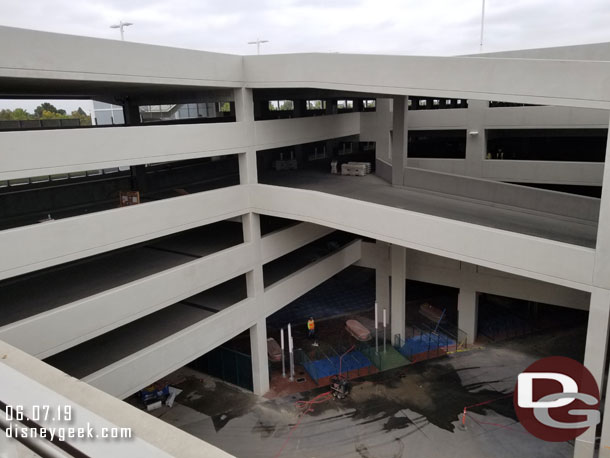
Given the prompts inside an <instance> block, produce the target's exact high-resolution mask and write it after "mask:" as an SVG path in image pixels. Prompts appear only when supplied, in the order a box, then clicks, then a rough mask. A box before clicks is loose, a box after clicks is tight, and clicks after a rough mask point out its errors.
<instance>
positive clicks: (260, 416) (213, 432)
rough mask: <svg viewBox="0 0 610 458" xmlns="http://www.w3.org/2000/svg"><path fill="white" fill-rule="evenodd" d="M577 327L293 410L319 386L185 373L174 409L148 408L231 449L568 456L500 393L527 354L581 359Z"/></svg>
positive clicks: (379, 380) (467, 457)
mask: <svg viewBox="0 0 610 458" xmlns="http://www.w3.org/2000/svg"><path fill="white" fill-rule="evenodd" d="M582 331H583V330H582V329H572V330H568V331H554V332H552V333H547V334H544V335H538V336H530V337H525V338H519V339H516V340H514V341H511V342H502V343H500V344H495V345H493V346H488V347H486V348H484V349H481V350H475V351H469V352H464V353H456V354H454V355H450V356H446V357H443V358H440V359H436V360H429V361H425V362H422V363H417V364H412V365H410V366H407V367H404V368H401V369H397V370H394V371H389V372H384V373H377V374H374V375H371V376H368V377H365V378H364V379H362V380H359V381H356V382H355V384H354V389H353V391H352V394H351V396H350V397H349V398H348V399H347V400H345V401H328V402H325V403H322V404H317V405H315V406H314V410H313V412H310V413H309V414H307V415H306V416H304V417H302V418H299V415H298V410H297V409H296V407H295V404H294V403H295V401H296V400H304V399H312V398H313V397H315V396H316V395H318V394H319V393H322V392H323V391H325V390H327V388H319V389H315V390H312V391H309V392H305V393H301V394H299V395H292V396H288V397H285V398H276V399H273V400H265V399H261V398H258V397H256V396H254V395H252V394H251V393H248V392H245V391H244V390H241V389H238V388H235V387H232V386H230V385H227V384H225V383H223V382H220V381H213V380H214V379H212V378H210V377H208V376H205V375H197V376H192V375H191V377H190V379H188V380H187V381H186V382H184V383H183V384H182V385H181V388H184V389H185V391H184V393H183V394H181V395H180V397H179V398H178V400H177V404H176V405H179V406H181V407H180V409H181V410H180V411H176V413H173V414H170V413H169V412H166V413H163V412H159V413H155V415H157V416H161V418H162V419H164V420H166V421H169V422H170V423H172V424H175V425H179V427H181V428H182V429H184V430H186V431H189V432H190V433H191V434H194V435H196V436H197V437H200V438H202V439H204V440H206V441H208V442H210V443H212V444H214V445H216V446H219V447H220V448H222V449H224V450H226V451H228V452H229V453H232V454H234V455H235V456H249V457H268V456H279V457H312V456H315V457H354V456H360V457H373V456H375V457H397V458H399V457H405V458H407V457H432V458H441V457H443V458H444V457H446V456H452V457H457V458H462V457H463V458H472V457H499V458H500V457H502V458H513V457H514V458H522V457H524V456H536V457H548V458H551V457H552V458H556V457H571V456H572V454H573V451H574V449H573V446H572V445H571V444H570V443H551V442H544V441H541V440H539V439H537V438H535V437H534V436H532V435H530V434H529V433H527V432H526V431H524V430H523V428H522V427H521V425H520V424H518V423H517V421H516V417H515V414H514V410H513V407H512V398H511V397H506V395H507V394H509V393H510V392H511V391H512V386H513V385H514V380H516V377H517V375H518V373H519V372H521V371H522V370H523V369H524V368H525V367H526V366H527V365H528V364H529V363H530V362H531V361H532V360H534V359H537V358H540V357H543V356H548V355H550V354H562V355H565V356H570V357H575V358H582V352H583V349H584V342H583V341H582V339H580V337H579V336H580V334H582ZM569 343H570V344H569ZM507 355H510V357H507ZM499 379H502V380H503V381H505V382H506V383H504V385H499V384H498V380H499ZM509 382H510V383H509ZM499 398H500V399H499ZM498 399H499V400H498ZM490 400H491V401H492V402H490V403H488V404H487V405H484V406H481V407H477V408H472V409H470V410H469V411H468V415H467V428H466V430H465V431H462V430H460V429H459V428H458V424H459V421H460V414H461V412H462V410H463V408H464V407H465V406H467V405H473V404H477V403H481V402H484V401H490ZM182 409H183V410H182ZM155 412H158V411H155ZM206 420H207V421H206ZM297 423H298V426H297V427H295V425H296V424H297ZM291 430H292V432H291Z"/></svg>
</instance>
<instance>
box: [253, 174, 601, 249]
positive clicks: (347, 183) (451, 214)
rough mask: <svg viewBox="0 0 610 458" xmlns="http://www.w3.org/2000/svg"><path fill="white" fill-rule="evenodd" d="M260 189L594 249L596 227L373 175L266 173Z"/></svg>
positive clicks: (592, 224) (590, 223)
mask: <svg viewBox="0 0 610 458" xmlns="http://www.w3.org/2000/svg"><path fill="white" fill-rule="evenodd" d="M262 182H263V183H265V184H271V185H277V186H288V187H292V188H300V189H310V190H313V191H320V192H326V193H329V194H335V195H338V196H343V197H349V198H353V199H358V200H363V201H366V202H372V203H376V204H381V205H388V206H391V207H396V208H402V209H405V210H409V211H414V212H419V213H425V214H428V215H434V216H439V217H442V218H449V219H455V220H458V221H464V222H468V223H472V224H479V225H482V226H487V227H493V228H496V229H503V230H506V231H512V232H518V233H521V234H527V235H532V236H536V237H542V238H546V239H551V240H557V241H560V242H565V243H571V244H575V245H581V246H585V247H590V248H592V247H595V242H596V237H597V224H594V223H592V222H590V221H584V220H583V221H580V220H575V219H569V218H563V217H559V216H554V215H551V214H544V213H540V212H538V213H536V212H532V211H520V210H519V209H517V208H514V209H513V208H505V207H500V206H497V205H496V204H494V203H492V202H484V201H480V200H468V199H464V198H456V197H454V196H451V195H447V194H440V193H432V192H427V191H422V190H418V189H414V188H408V187H400V188H396V187H392V186H390V185H389V184H388V183H387V182H386V181H384V180H382V179H381V178H379V177H377V176H375V175H367V176H364V177H352V176H341V175H331V174H330V173H322V172H314V171H298V172H275V173H274V172H268V173H265V175H264V177H262Z"/></svg>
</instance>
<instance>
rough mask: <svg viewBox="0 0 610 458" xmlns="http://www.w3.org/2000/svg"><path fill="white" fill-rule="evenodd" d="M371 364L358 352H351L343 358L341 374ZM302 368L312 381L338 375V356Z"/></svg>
mask: <svg viewBox="0 0 610 458" xmlns="http://www.w3.org/2000/svg"><path fill="white" fill-rule="evenodd" d="M372 365H373V363H371V361H370V360H369V359H368V358H367V357H366V356H364V355H363V354H362V353H360V352H359V351H352V352H350V353H348V354H347V355H345V356H344V357H343V362H342V364H341V373H342V374H344V373H346V372H349V371H353V370H356V369H361V368H363V367H369V366H372ZM303 367H304V368H305V370H306V371H307V373H308V374H309V376H310V377H311V378H313V379H314V380H316V381H317V380H319V379H321V378H324V377H329V376H331V375H337V374H338V373H339V356H332V357H329V358H324V359H320V360H317V361H311V362H306V363H303Z"/></svg>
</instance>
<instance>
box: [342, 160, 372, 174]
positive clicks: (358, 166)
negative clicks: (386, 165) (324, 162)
mask: <svg viewBox="0 0 610 458" xmlns="http://www.w3.org/2000/svg"><path fill="white" fill-rule="evenodd" d="M369 173H371V163H370V162H348V163H347V164H341V175H352V176H360V177H363V176H364V175H368V174H369Z"/></svg>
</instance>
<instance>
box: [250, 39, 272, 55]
mask: <svg viewBox="0 0 610 458" xmlns="http://www.w3.org/2000/svg"><path fill="white" fill-rule="evenodd" d="M261 43H269V40H261V39H260V38H257V39H256V41H249V42H248V44H249V45H256V54H257V55H260V53H261Z"/></svg>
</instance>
